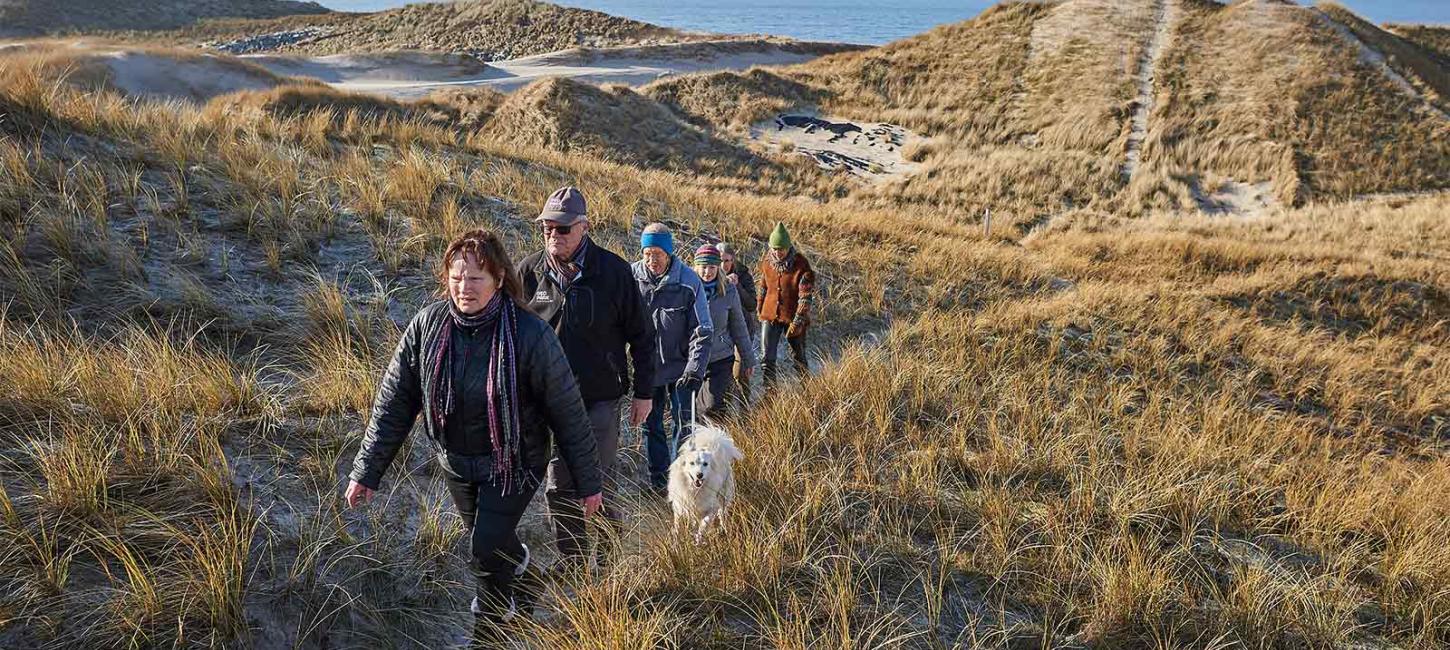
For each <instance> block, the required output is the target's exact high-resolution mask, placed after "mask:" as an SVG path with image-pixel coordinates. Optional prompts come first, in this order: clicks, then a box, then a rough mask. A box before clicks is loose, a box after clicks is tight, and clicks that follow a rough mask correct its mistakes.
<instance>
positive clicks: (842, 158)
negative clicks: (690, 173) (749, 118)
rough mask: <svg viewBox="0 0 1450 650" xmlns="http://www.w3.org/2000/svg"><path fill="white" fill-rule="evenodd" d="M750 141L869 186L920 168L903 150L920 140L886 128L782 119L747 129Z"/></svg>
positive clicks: (803, 117)
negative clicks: (809, 160)
mask: <svg viewBox="0 0 1450 650" xmlns="http://www.w3.org/2000/svg"><path fill="white" fill-rule="evenodd" d="M749 138H750V140H751V141H752V142H756V143H760V144H763V145H765V146H766V147H767V148H768V149H770V150H772V151H777V152H792V151H793V152H795V153H798V154H801V155H804V156H809V157H811V158H812V159H813V160H815V161H816V164H817V165H819V166H820V167H821V168H822V169H829V170H841V171H845V172H848V173H850V174H852V175H855V176H860V177H862V178H866V179H869V180H876V181H881V180H887V179H890V178H895V177H898V176H904V175H907V174H910V173H912V172H915V171H916V170H917V169H918V168H919V167H920V165H919V164H918V163H914V162H912V161H910V160H907V158H906V156H905V155H904V154H903V149H904V148H905V147H907V146H908V145H910V144H912V143H914V142H917V141H919V140H921V136H919V135H917V134H915V133H912V132H910V131H908V130H906V129H905V128H902V127H900V126H897V125H895V124H888V123H885V122H854V121H850V120H843V119H837V118H833V117H829V116H818V115H812V114H808V113H787V114H782V115H777V116H775V117H774V118H772V119H769V120H763V121H761V122H757V123H755V124H753V125H751V127H750V130H749Z"/></svg>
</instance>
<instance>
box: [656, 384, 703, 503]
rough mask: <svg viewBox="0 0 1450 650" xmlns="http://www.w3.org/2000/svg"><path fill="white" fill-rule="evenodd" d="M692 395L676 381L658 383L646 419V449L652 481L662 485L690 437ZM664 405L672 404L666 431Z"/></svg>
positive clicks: (663, 485)
mask: <svg viewBox="0 0 1450 650" xmlns="http://www.w3.org/2000/svg"><path fill="white" fill-rule="evenodd" d="M693 398H694V396H693V395H685V394H684V393H683V392H682V391H679V390H676V389H675V385H674V384H665V385H664V386H655V389H654V395H653V399H654V408H653V409H650V412H649V417H647V418H645V420H644V433H645V450H646V451H647V452H648V455H649V482H650V484H651V485H653V486H655V487H657V488H663V487H665V485H666V484H667V483H668V481H669V477H670V463H672V462H674V460H675V453H676V452H677V451H678V450H679V448H680V445H682V444H684V443H685V441H686V440H688V439H689V438H690V433H691V431H690V428H689V422H690V413H689V411H687V410H686V408H693V405H692V404H691V402H693ZM665 404H669V407H670V428H669V431H668V432H666V430H665Z"/></svg>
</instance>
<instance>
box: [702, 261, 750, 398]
mask: <svg viewBox="0 0 1450 650" xmlns="http://www.w3.org/2000/svg"><path fill="white" fill-rule="evenodd" d="M694 265H695V273H696V274H698V275H699V276H700V280H701V281H702V282H703V283H704V285H705V297H706V299H707V301H708V302H709V305H710V322H712V323H714V324H715V328H714V331H713V332H712V333H711V336H710V353H709V357H708V358H709V361H710V363H709V365H708V366H707V367H706V370H705V383H704V385H703V386H701V390H700V393H699V395H698V397H697V398H696V399H697V400H699V401H697V402H696V405H697V406H698V407H699V408H700V410H701V411H702V412H703V413H704V414H705V415H719V414H721V413H723V412H724V410H725V409H726V408H727V407H729V406H730V405H731V404H732V403H734V402H736V401H737V399H736V398H735V397H734V396H735V392H736V388H735V376H734V371H735V361H736V358H737V355H739V360H740V367H741V373H742V376H743V377H745V379H747V380H748V379H749V378H750V375H751V374H753V373H754V372H755V366H756V363H757V360H756V358H755V345H754V344H753V343H752V341H751V338H750V325H749V323H748V322H747V321H746V318H745V309H744V307H743V306H742V305H741V303H740V290H739V288H737V287H736V286H735V285H734V284H733V283H730V282H726V281H725V278H723V277H721V273H720V250H719V249H718V248H716V247H715V245H714V244H705V245H704V246H701V247H699V248H697V249H695V262H694Z"/></svg>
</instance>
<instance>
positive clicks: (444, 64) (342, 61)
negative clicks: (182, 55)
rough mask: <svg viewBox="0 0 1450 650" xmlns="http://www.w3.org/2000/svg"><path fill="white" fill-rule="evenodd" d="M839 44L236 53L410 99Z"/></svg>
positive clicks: (723, 65) (725, 66)
mask: <svg viewBox="0 0 1450 650" xmlns="http://www.w3.org/2000/svg"><path fill="white" fill-rule="evenodd" d="M840 49H842V47H841V46H837V45H835V44H815V43H791V42H786V43H778V42H773V41H764V40H761V41H722V42H713V41H712V42H705V43H681V44H671V45H655V46H647V47H627V48H606V49H587V48H575V49H571V50H563V51H560V52H551V53H549V54H540V55H536V56H529V57H523V58H518V59H509V60H505V61H492V62H487V63H485V62H483V61H480V60H478V59H474V58H472V57H469V56H467V55H460V54H434V53H421V52H417V53H386V54H368V55H337V56H325V57H283V56H246V57H242V58H243V59H244V60H249V61H253V62H255V63H257V64H258V65H261V66H263V67H266V68H268V69H269V70H273V71H274V72H278V73H281V74H291V75H301V76H307V77H313V78H316V79H319V80H321V81H323V82H325V83H328V84H331V85H332V86H334V87H336V88H338V89H340V90H349V91H357V92H370V93H378V94H383V95H388V96H390V97H395V98H399V99H411V98H417V97H422V96H425V95H427V94H429V93H431V92H433V91H435V90H438V89H440V88H448V87H457V86H489V87H491V88H494V89H496V90H500V91H504V92H508V91H512V90H515V89H517V88H520V87H522V86H525V85H527V84H529V83H531V82H533V81H536V80H538V79H543V78H545V77H571V78H575V79H578V80H580V81H586V82H589V83H595V84H605V83H621V84H626V85H631V86H639V85H643V84H646V83H649V82H651V81H654V80H656V79H659V78H661V77H667V76H670V75H675V74H684V73H691V72H711V71H719V70H745V69H748V68H751V67H753V66H758V65H766V66H769V65H791V64H796V63H804V62H806V61H809V60H811V59H814V58H816V57H818V56H821V55H823V54H826V53H829V52H831V51H836V50H840Z"/></svg>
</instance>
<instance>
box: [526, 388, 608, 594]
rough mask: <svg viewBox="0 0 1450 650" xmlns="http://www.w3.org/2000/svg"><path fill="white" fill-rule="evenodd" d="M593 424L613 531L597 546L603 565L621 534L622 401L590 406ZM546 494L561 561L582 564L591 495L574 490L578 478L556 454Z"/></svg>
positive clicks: (590, 420)
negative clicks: (617, 501) (617, 498)
mask: <svg viewBox="0 0 1450 650" xmlns="http://www.w3.org/2000/svg"><path fill="white" fill-rule="evenodd" d="M587 408H588V410H589V425H590V427H591V428H593V429H594V447H595V449H597V450H598V451H599V472H600V475H601V476H602V477H603V479H604V495H605V496H604V509H603V510H602V512H601V514H603V515H604V518H603V521H605V522H606V526H608V528H609V530H607V531H606V532H605V534H604V535H603V536H601V537H600V540H599V546H598V547H597V551H598V556H599V558H600V560H601V564H602V563H603V561H604V560H605V559H606V558H607V556H608V554H609V549H610V547H611V546H612V541H613V538H615V537H617V536H618V534H619V520H620V515H619V509H618V507H617V506H615V505H611V504H613V503H614V494H615V491H614V488H615V480H614V463H615V459H616V457H617V455H618V452H619V415H620V409H621V404H620V401H619V400H618V399H612V400H605V401H602V402H594V403H593V404H590V405H589V406H588V407H587ZM546 484H547V486H548V487H547V488H546V489H545V491H544V494H545V496H547V497H548V500H549V518H550V519H552V520H553V522H554V542H555V544H556V545H557V546H558V549H559V559H560V560H561V561H563V562H566V563H569V564H574V565H576V566H577V565H579V564H582V562H583V560H584V552H585V550H586V549H587V548H588V546H589V533H588V528H587V526H586V523H587V522H585V520H584V505H583V504H582V503H580V502H579V500H580V499H582V498H584V497H587V496H589V495H588V494H579V493H578V491H576V490H575V489H574V476H573V475H572V474H570V473H569V465H568V464H566V463H565V462H564V461H563V460H561V459H560V458H559V457H558V455H555V456H554V458H553V460H550V461H549V477H548V480H547V482H546Z"/></svg>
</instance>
